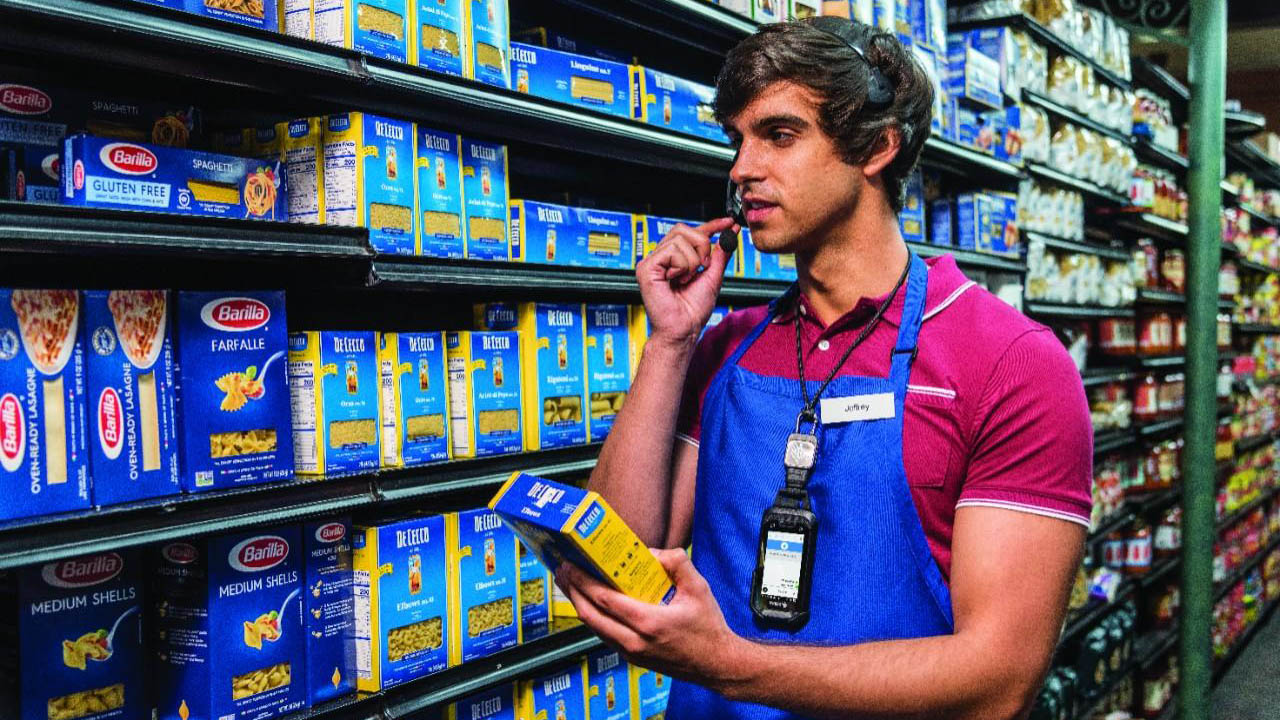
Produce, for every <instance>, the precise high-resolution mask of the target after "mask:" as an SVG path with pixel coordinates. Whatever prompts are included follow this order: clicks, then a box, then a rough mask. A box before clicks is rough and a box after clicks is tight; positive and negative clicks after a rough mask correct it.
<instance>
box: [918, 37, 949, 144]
mask: <svg viewBox="0 0 1280 720" xmlns="http://www.w3.org/2000/svg"><path fill="white" fill-rule="evenodd" d="M911 52H912V53H914V54H915V58H916V61H917V62H919V63H920V67H922V68H924V73H925V75H926V76H928V78H929V84H930V85H932V86H933V112H932V114H931V115H930V118H929V131H930V132H931V133H933V134H934V135H942V136H943V137H946V133H945V132H944V130H943V128H944V127H945V124H946V119H947V116H948V107H947V106H948V105H949V104H950V103H949V101H950V95H948V94H947V64H946V62H947V60H946V58H945V57H943V58H941V59H939V57H938V51H936V50H932V49H930V48H927V47H925V46H923V45H914V46H912V48H911Z"/></svg>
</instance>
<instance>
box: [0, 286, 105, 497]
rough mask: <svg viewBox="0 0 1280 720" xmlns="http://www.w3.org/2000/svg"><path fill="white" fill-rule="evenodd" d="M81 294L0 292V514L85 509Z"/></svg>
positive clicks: (86, 453) (86, 450)
mask: <svg viewBox="0 0 1280 720" xmlns="http://www.w3.org/2000/svg"><path fill="white" fill-rule="evenodd" d="M81 313H82V308H81V304H80V294H79V293H77V292H76V291H75V290H6V289H0V481H3V487H4V489H5V490H6V493H7V494H6V497H5V501H4V502H3V503H0V519H6V520H7V519H12V518H21V517H31V516H35V515H47V514H51V513H57V512H63V511H67V510H75V509H79V508H86V507H88V506H89V472H88V471H89V448H88V444H87V443H88V439H87V435H88V432H87V423H86V420H85V410H86V407H85V406H86V402H85V368H84V352H83V349H82V346H81V338H80V323H81V321H82V320H81Z"/></svg>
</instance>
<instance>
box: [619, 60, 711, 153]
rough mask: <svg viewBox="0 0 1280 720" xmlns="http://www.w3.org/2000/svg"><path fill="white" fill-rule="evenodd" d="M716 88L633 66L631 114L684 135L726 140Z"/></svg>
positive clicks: (643, 120) (648, 122)
mask: <svg viewBox="0 0 1280 720" xmlns="http://www.w3.org/2000/svg"><path fill="white" fill-rule="evenodd" d="M715 97H716V89H715V88H713V87H711V86H709V85H702V84H701V83H696V82H693V81H692V80H685V79H684V78H678V77H676V76H675V75H669V74H667V73H664V72H659V71H657V70H652V69H650V68H646V67H641V66H639V65H633V66H631V102H632V110H631V116H632V117H633V118H635V119H636V120H640V121H642V122H645V123H647V124H649V125H656V126H658V127H663V128H667V129H668V130H674V131H676V132H678V133H681V134H684V135H693V136H694V137H700V138H704V139H706V140H713V141H715V142H721V143H727V142H729V136H728V135H725V133H724V128H722V127H720V122H719V121H718V120H716V114H715V110H714V108H713V103H714V101H715Z"/></svg>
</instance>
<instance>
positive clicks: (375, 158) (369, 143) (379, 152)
mask: <svg viewBox="0 0 1280 720" xmlns="http://www.w3.org/2000/svg"><path fill="white" fill-rule="evenodd" d="M415 140H416V138H415V136H414V126H413V123H411V122H407V121H405V120H394V119H391V118H385V117H379V116H377V115H369V114H367V113H358V112H350V113H338V114H336V115H330V116H329V124H328V126H327V127H326V128H325V134H324V193H325V222H327V223H328V224H329V225H345V226H355V227H366V228H369V244H370V245H371V246H372V247H373V249H374V250H375V251H377V252H379V253H386V254H388V255H413V254H415V253H416V252H417V239H416V238H417V233H416V232H415V214H416V213H415V211H414V201H415V200H416V197H415V193H414V188H413V169H412V168H413V166H414V164H415V159H416V157H417V156H416V153H415V152H414V145H415V144H416V143H415ZM405 163H409V164H408V165H405Z"/></svg>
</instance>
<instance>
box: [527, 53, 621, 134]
mask: <svg viewBox="0 0 1280 720" xmlns="http://www.w3.org/2000/svg"><path fill="white" fill-rule="evenodd" d="M511 74H512V77H513V78H514V79H515V89H516V90H517V91H518V92H522V93H528V94H530V95H536V96H538V97H541V98H546V99H548V100H554V101H555V102H560V103H565V104H567V105H577V106H578V107H585V108H589V109H591V110H596V111H598V112H602V113H606V114H609V115H616V116H618V117H631V88H630V87H629V80H628V66H627V65H624V64H623V63H616V62H611V61H609V60H602V59H600V58H594V57H587V56H586V55H575V54H574V53H569V52H564V51H561V50H552V49H551V48H545V47H539V46H537V45H525V44H523V43H511Z"/></svg>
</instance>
